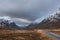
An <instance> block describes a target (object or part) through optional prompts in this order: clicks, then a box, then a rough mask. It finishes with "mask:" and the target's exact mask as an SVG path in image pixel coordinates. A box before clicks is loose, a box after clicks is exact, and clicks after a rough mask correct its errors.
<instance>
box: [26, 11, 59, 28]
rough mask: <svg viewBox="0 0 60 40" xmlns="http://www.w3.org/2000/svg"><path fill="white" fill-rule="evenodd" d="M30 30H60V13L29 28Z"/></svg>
mask: <svg viewBox="0 0 60 40" xmlns="http://www.w3.org/2000/svg"><path fill="white" fill-rule="evenodd" d="M27 28H28V29H55V28H60V11H56V12H54V13H53V14H52V15H50V16H49V17H48V18H45V19H44V20H43V21H42V22H40V23H39V24H35V25H32V26H30V25H29V27H27Z"/></svg>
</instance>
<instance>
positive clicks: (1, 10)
mask: <svg viewBox="0 0 60 40" xmlns="http://www.w3.org/2000/svg"><path fill="white" fill-rule="evenodd" d="M58 7H60V0H0V16H10V17H11V18H13V19H14V21H16V22H17V23H18V24H19V23H20V24H21V25H23V24H28V23H31V22H33V21H34V20H36V19H39V18H42V17H46V16H48V15H49V14H51V13H52V12H54V11H55V10H56V9H57V8H58Z"/></svg>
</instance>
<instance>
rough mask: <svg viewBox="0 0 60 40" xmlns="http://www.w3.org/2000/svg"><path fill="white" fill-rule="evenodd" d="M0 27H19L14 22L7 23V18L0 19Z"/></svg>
mask: <svg viewBox="0 0 60 40" xmlns="http://www.w3.org/2000/svg"><path fill="white" fill-rule="evenodd" d="M0 28H2V29H3V28H7V29H20V27H19V26H17V25H16V24H15V22H11V23H9V21H8V20H0Z"/></svg>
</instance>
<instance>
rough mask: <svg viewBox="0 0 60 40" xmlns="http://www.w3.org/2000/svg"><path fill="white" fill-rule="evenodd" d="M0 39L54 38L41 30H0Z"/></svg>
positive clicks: (36, 39)
mask: <svg viewBox="0 0 60 40" xmlns="http://www.w3.org/2000/svg"><path fill="white" fill-rule="evenodd" d="M0 40H55V39H54V38H52V37H49V36H48V35H46V34H45V33H44V32H42V30H4V29H3V30H0Z"/></svg>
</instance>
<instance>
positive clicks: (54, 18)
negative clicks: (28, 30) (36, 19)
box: [45, 10, 60, 22]
mask: <svg viewBox="0 0 60 40" xmlns="http://www.w3.org/2000/svg"><path fill="white" fill-rule="evenodd" d="M58 19H60V10H59V11H56V12H54V13H52V14H51V15H50V16H49V17H47V18H46V19H45V21H46V20H50V22H52V21H53V22H57V21H58Z"/></svg>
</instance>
